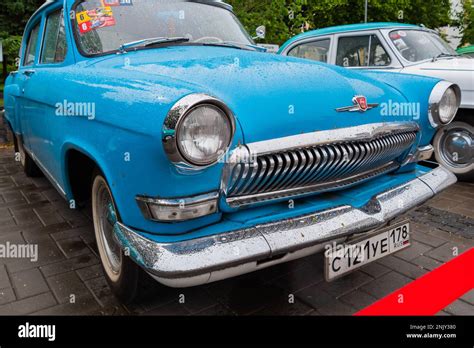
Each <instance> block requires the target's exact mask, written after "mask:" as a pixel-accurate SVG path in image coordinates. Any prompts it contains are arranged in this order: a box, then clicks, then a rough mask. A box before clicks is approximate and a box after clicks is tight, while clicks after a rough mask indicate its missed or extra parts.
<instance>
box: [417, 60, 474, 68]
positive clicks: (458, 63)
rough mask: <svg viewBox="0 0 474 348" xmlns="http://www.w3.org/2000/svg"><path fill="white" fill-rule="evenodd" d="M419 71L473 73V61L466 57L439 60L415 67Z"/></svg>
mask: <svg viewBox="0 0 474 348" xmlns="http://www.w3.org/2000/svg"><path fill="white" fill-rule="evenodd" d="M416 67H417V68H419V69H432V70H453V71H456V70H463V71H474V60H473V59H470V58H466V57H459V58H441V59H438V60H435V61H434V62H433V61H431V60H430V61H427V62H424V63H421V64H418V65H416Z"/></svg>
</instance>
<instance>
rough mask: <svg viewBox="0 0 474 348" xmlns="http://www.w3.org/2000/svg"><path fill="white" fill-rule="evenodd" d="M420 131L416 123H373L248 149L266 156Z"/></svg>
mask: <svg viewBox="0 0 474 348" xmlns="http://www.w3.org/2000/svg"><path fill="white" fill-rule="evenodd" d="M419 130H420V126H419V125H418V123H416V122H390V123H388V122H387V123H372V124H366V125H362V126H356V127H349V128H338V129H330V130H324V131H318V132H313V133H306V134H298V135H292V136H289V137H285V138H279V139H271V140H265V141H260V142H256V143H252V144H248V145H247V147H248V149H249V150H250V153H251V154H252V155H253V154H258V155H265V154H269V153H272V152H279V151H290V150H294V149H298V148H302V147H308V146H320V145H327V144H332V143H335V142H337V143H345V142H351V141H369V140H372V139H373V138H377V137H380V136H383V135H388V134H391V133H393V132H397V133H401V132H409V131H419Z"/></svg>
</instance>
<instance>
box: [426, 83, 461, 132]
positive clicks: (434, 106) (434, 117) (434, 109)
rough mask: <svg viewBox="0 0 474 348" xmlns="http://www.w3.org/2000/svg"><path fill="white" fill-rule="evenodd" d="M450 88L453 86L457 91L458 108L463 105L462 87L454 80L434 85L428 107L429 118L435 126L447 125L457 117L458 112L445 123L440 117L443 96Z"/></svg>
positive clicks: (455, 91)
mask: <svg viewBox="0 0 474 348" xmlns="http://www.w3.org/2000/svg"><path fill="white" fill-rule="evenodd" d="M449 88H452V89H453V90H454V93H456V97H457V101H458V109H459V107H460V106H461V88H460V87H459V86H458V85H456V84H455V83H452V82H448V81H440V82H438V83H437V84H436V85H435V86H434V88H433V91H432V92H431V94H430V99H429V107H428V119H429V121H430V124H431V126H432V127H433V128H438V127H440V126H446V125H448V124H450V123H451V122H452V120H453V119H454V117H456V114H457V112H455V113H454V115H453V117H452V119H451V121H449V122H447V123H443V122H442V121H441V119H440V117H439V103H440V102H441V99H442V98H443V95H444V93H446V91H447V90H448V89H449Z"/></svg>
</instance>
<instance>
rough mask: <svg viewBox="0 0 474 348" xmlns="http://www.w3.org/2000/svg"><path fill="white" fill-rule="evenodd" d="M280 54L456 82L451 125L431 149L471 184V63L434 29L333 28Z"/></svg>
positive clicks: (473, 159)
mask: <svg viewBox="0 0 474 348" xmlns="http://www.w3.org/2000/svg"><path fill="white" fill-rule="evenodd" d="M279 54H282V55H287V56H294V57H300V58H307V59H312V60H316V61H321V62H326V63H329V64H336V65H340V66H344V67H347V68H350V69H372V70H387V71H391V72H394V71H395V72H396V71H398V72H400V73H406V74H416V75H424V76H431V77H436V78H440V79H444V80H448V81H451V82H453V83H456V84H457V85H459V86H460V88H461V94H462V100H461V105H460V109H459V111H458V114H457V116H456V119H455V121H454V122H453V123H451V124H450V125H448V126H446V127H445V128H443V129H440V130H439V131H438V133H437V134H436V136H435V138H434V140H433V147H434V148H435V157H436V160H437V161H438V162H439V163H441V164H442V165H444V166H445V167H447V168H449V169H450V170H451V171H452V172H453V173H455V174H456V175H457V176H458V177H459V178H460V179H462V180H473V179H474V60H473V59H469V58H468V57H465V56H461V55H459V54H458V53H456V51H454V50H453V49H452V48H451V47H450V46H449V45H448V44H447V43H446V42H445V41H444V40H443V39H442V38H441V37H440V36H439V35H438V33H437V32H435V31H434V30H430V29H427V28H424V27H419V26H415V25H409V24H400V23H369V24H354V25H345V26H338V27H331V28H325V29H320V30H314V31H309V32H306V33H303V34H301V35H298V36H296V37H294V38H292V39H290V40H289V41H288V42H286V43H285V44H284V45H283V46H282V47H281V49H280V51H279ZM448 97H449V96H448ZM452 97H455V96H452Z"/></svg>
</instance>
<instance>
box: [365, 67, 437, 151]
mask: <svg viewBox="0 0 474 348" xmlns="http://www.w3.org/2000/svg"><path fill="white" fill-rule="evenodd" d="M359 72H360V73H362V74H364V75H368V76H370V77H372V78H374V79H376V80H379V81H382V82H384V83H386V84H387V85H389V86H391V87H393V88H395V89H396V90H398V91H399V92H400V93H401V94H403V95H404V96H405V98H406V100H407V102H408V103H410V104H413V105H419V109H418V110H419V111H420V115H419V118H418V119H417V117H416V115H415V117H414V121H416V122H417V123H418V124H419V125H420V129H421V137H420V146H423V145H428V144H430V143H431V141H432V140H433V137H434V136H435V133H436V128H433V126H432V125H431V123H430V121H429V118H428V109H429V99H430V95H431V92H432V90H433V88H434V87H435V85H436V84H437V83H438V82H439V81H440V80H439V79H435V78H431V77H424V76H418V75H408V74H400V73H392V72H385V71H364V70H361V71H359ZM389 102H390V101H388V103H389ZM383 107H384V105H382V108H383ZM386 107H388V108H390V105H387V106H386ZM382 110H383V109H382Z"/></svg>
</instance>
